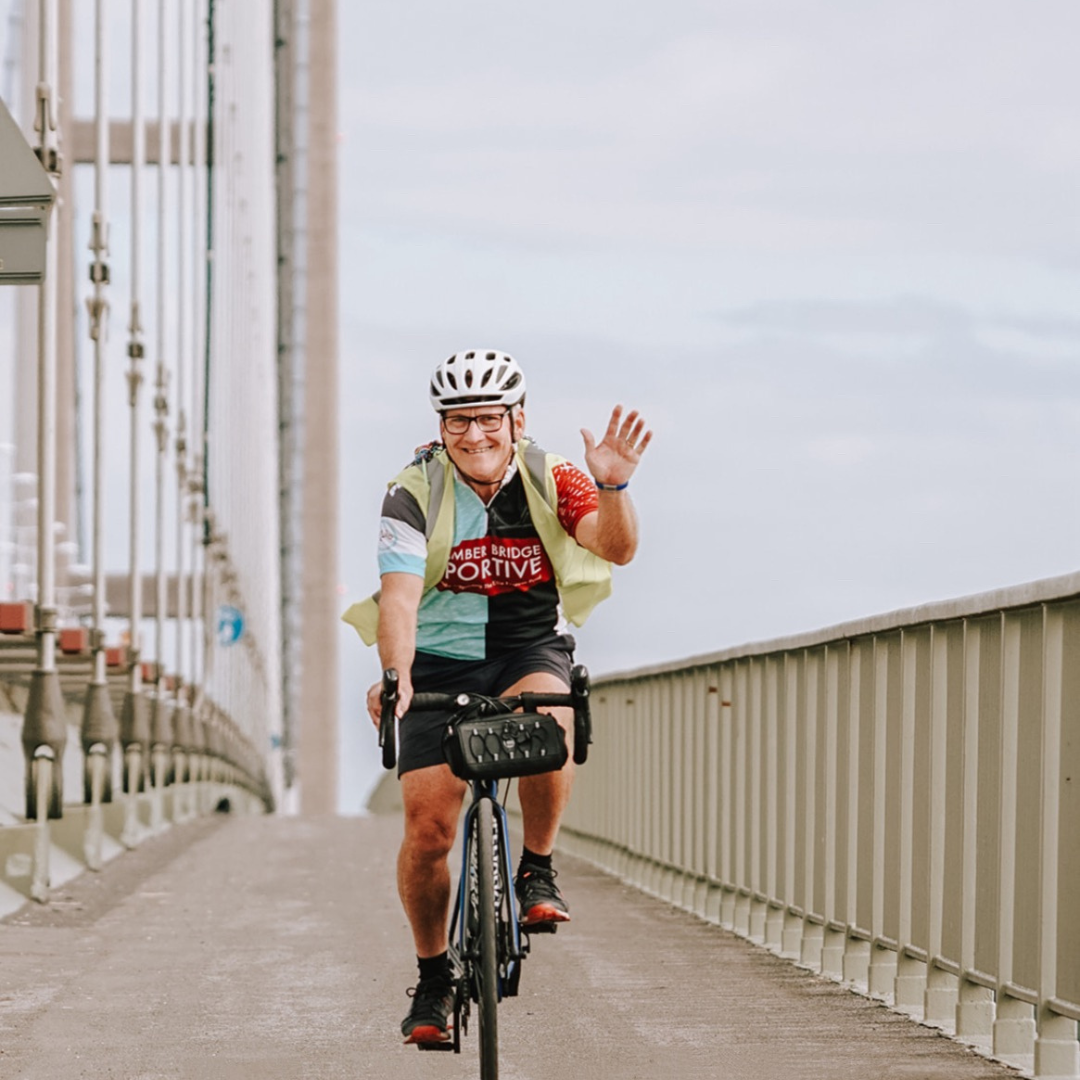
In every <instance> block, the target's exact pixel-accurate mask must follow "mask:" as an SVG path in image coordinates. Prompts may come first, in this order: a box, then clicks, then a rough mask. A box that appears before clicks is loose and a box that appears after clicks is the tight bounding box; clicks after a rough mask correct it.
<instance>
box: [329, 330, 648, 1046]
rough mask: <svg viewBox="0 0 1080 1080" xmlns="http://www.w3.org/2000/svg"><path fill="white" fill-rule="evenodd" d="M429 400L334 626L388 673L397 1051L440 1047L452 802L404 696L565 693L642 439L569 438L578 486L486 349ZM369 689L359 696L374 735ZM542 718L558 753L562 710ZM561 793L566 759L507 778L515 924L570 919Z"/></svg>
mask: <svg viewBox="0 0 1080 1080" xmlns="http://www.w3.org/2000/svg"><path fill="white" fill-rule="evenodd" d="M431 402H432V404H433V405H434V407H435V410H436V412H437V413H438V414H439V435H440V439H439V441H437V442H433V443H430V444H428V445H426V446H424V447H421V448H420V450H419V451H418V452H417V455H416V458H415V460H414V461H413V463H412V464H411V465H409V466H408V467H407V468H406V469H405V470H404V471H403V472H401V473H400V474H399V475H398V476H397V477H396V479H395V480H394V481H393V482H392V483H391V484H390V485H389V490H388V493H387V495H386V497H385V499H384V501H383V509H382V521H381V528H380V535H379V571H380V575H381V585H382V587H381V590H380V592H379V593H376V594H375V596H373V597H370V598H369V599H367V600H366V601H364V602H362V603H360V604H355V605H353V606H352V607H351V608H350V609H349V610H348V611H347V612H346V613H345V616H344V618H345V620H346V621H347V622H350V623H351V624H353V625H354V626H355V627H356V628H357V630H358V631H359V632H360V635H361V637H362V638H363V639H364V641H365V642H366V643H367V644H369V645H371V644H376V643H377V644H378V648H379V659H380V662H381V665H382V667H383V669H384V670H385V669H386V668H396V669H397V671H398V673H399V678H400V705H399V707H398V715H399V717H400V718H401V719H402V723H401V735H400V754H399V764H398V772H399V776H400V778H401V791H402V799H403V802H404V809H405V836H404V840H403V842H402V846H401V851H400V853H399V856H398V890H399V893H400V895H401V900H402V904H403V906H404V908H405V913H406V916H407V917H408V920H409V923H410V926H411V928H412V932H413V937H414V940H415V944H416V952H417V959H418V962H419V968H420V981H419V983H418V985H417V986H416V987H415V989H414V990H412V991H410V993H411V994H412V999H413V1000H412V1007H411V1009H410V1010H409V1014H408V1016H407V1017H406V1018H405V1020H404V1021H403V1023H402V1025H401V1031H402V1034H403V1036H404V1040H405V1042H406V1043H432V1042H445V1041H447V1040H449V1039H450V1037H451V1036H450V1033H449V1031H448V1017H449V1015H450V1013H451V1011H452V1008H453V998H452V988H451V972H450V963H449V959H448V955H447V945H448V942H447V934H448V927H447V922H448V915H449V904H450V892H451V884H450V868H449V863H448V855H449V853H450V848H451V846H452V844H453V842H454V836H455V832H456V829H457V822H458V817H459V814H460V810H461V804H462V799H463V797H464V794H465V791H466V784H465V783H464V782H463V781H462V780H459V779H458V778H457V777H455V776H454V775H453V773H451V771H450V768H449V766H448V765H446V764H445V761H444V759H443V755H442V749H441V737H442V732H443V730H444V728H445V721H446V715H445V714H443V715H440V714H437V713H416V714H414V715H409V714H408V707H409V701H410V700H411V698H412V694H413V692H414V691H442V692H450V693H458V692H462V691H465V692H475V693H481V694H487V695H500V694H517V693H521V692H522V691H533V692H536V693H544V692H548V693H566V692H567V691H568V690H569V681H570V669H571V666H572V661H573V649H574V639H573V638H572V637H571V636H570V635H569V634H567V633H564V632H563V626H564V622H563V620H564V619H565V620H568V621H569V622H571V623H573V624H575V625H578V626H580V625H581V624H582V623H583V622H584V621H585V618H586V617H587V616H588V614H589V612H590V611H591V610H592V609H593V607H595V606H596V604H597V603H599V601H601V600H603V599H604V598H605V597H606V596H607V595H608V594H609V593H610V591H611V563H617V564H620V565H622V564H625V563H627V562H629V561H630V559H631V558H633V556H634V553H635V550H636V549H637V543H638V530H637V519H636V516H635V513H634V509H633V506H632V504H631V502H630V498H629V494H628V492H627V485H628V483H629V480H630V478H631V476H632V475H633V473H634V470H635V469H636V468H637V465H638V462H639V460H640V457H641V453H642V451H644V450H645V448H646V447H647V446H648V444H649V440H650V439H651V437H652V433H651V432H650V431H647V430H646V428H645V422H644V420H643V419H642V418H641V417H640V416H639V415H638V413H637V412H636V411H631V412H629V413H626V414H625V415H624V412H623V408H622V406H616V407H615V409H614V410H613V412H612V414H611V419H610V421H609V423H608V427H607V431H606V433H605V434H604V437H603V438H602V439H601V441H600V442H599V443H597V442H596V441H595V439H594V437H593V435H592V434H591V433H590V432H589V431H586V430H584V429H583V430H582V437H583V438H584V441H585V462H586V465H587V467H588V469H589V472H590V473H591V474H592V475H591V476H588V475H586V474H585V473H584V472H582V471H581V470H579V469H578V468H576V467H575V466H573V465H572V464H570V463H569V462H568V461H566V460H565V459H563V458H560V457H558V456H556V455H554V454H548V453H545V452H544V451H543V450H541V449H540V448H539V447H538V446H537V445H536V444H535V443H534V442H533V441H532V440H530V439H528V438H527V437H526V436H525V410H524V405H525V377H524V374H523V373H522V371H521V368H520V367H519V365H518V363H517V362H516V361H515V360H514V359H513V358H512V357H511V356H508V355H507V354H505V353H502V352H498V351H495V350H472V351H469V352H460V353H455V354H454V355H453V356H451V357H450V358H449V359H448V360H446V361H444V362H443V363H442V364H440V365H439V366H438V367H437V368H436V369H435V372H434V374H433V376H432V379H431ZM380 689H381V684H379V683H376V684H375V685H374V686H372V687H371V689H370V690H369V691H368V695H367V707H368V712H369V713H370V714H371V717H372V719H373V720H374V721H375V723H376V725H378V723H379V714H380V703H379V694H380ZM554 711H555V712H556V714H557V715H558V719H559V722H560V724H561V725H562V726H563V728H564V729H565V730H566V732H567V739H568V743H569V742H570V740H572V739H573V714H572V711H571V710H569V709H566V710H554ZM559 714H562V715H559ZM572 782H573V760H572V757H571V760H569V761H568V763H567V765H566V766H565V767H564V768H563V769H562V770H561V771H560V772H554V773H546V774H541V775H539V776H531V777H523V778H521V780H520V781H519V789H518V790H519V798H520V802H521V810H522V825H523V830H524V850H523V852H522V856H521V863H520V866H519V868H518V872H517V876H516V879H515V883H514V886H515V892H516V895H517V898H518V903H519V905H520V909H521V919H522V923H523V925H525V926H526V927H528V926H536V925H538V924H543V923H558V922H566V921H568V920H569V918H570V914H569V909H568V906H567V904H566V902H565V900H564V899H563V897H562V895H561V893H560V891H559V888H558V886H557V885H556V884H555V870H554V869H552V865H551V854H552V850H553V848H554V844H555V837H556V833H557V832H558V828H559V821H560V818H561V816H562V813H563V810H564V808H565V807H566V804H567V802H568V800H569V797H570V789H571V785H572Z"/></svg>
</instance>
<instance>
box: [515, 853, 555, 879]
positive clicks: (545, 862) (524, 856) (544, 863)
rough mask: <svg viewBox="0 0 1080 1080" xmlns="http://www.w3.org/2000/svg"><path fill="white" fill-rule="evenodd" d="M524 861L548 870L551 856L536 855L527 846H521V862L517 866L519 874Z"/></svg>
mask: <svg viewBox="0 0 1080 1080" xmlns="http://www.w3.org/2000/svg"><path fill="white" fill-rule="evenodd" d="M526 863H530V864H531V865H532V866H538V867H540V869H541V870H550V869H551V856H550V855H537V854H536V852H535V851H530V850H529V849H528V848H527V847H523V848H522V849H521V863H520V865H519V866H518V873H519V874H520V873H521V870H522V867H524V865H525V864H526Z"/></svg>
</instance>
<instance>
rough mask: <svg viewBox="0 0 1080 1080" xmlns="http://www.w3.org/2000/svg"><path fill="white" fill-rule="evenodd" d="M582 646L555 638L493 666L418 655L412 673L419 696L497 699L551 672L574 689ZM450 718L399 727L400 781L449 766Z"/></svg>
mask: <svg viewBox="0 0 1080 1080" xmlns="http://www.w3.org/2000/svg"><path fill="white" fill-rule="evenodd" d="M575 645H576V642H575V641H574V639H573V637H571V636H570V635H569V634H556V633H552V634H551V635H550V636H548V637H543V638H540V639H539V640H538V641H535V642H533V643H531V644H529V645H525V646H523V647H522V648H520V649H515V650H514V651H513V652H509V653H506V654H505V655H503V656H497V657H495V658H494V659H492V660H451V659H448V658H447V657H445V656H434V655H433V654H431V653H423V652H418V653H417V654H416V659H415V660H414V661H413V667H412V684H413V691H414V692H415V693H442V694H460V693H466V694H486V695H487V696H489V697H497V696H498V695H499V694H503V693H505V692H506V691H507V690H509V689H510V687H511V686H513V685H514V683H516V682H517V681H518V680H519V679H522V678H524V677H525V676H526V675H535V674H536V673H537V672H540V671H547V672H550V673H551V674H553V675H558V676H559V678H560V679H562V681H563V682H564V683H565V684H566V687H567V689H569V688H570V669H571V668H572V667H573V664H574V647H575ZM450 716H451V713H450V712H420V713H412V712H409V713H406V714H405V715H404V716H403V717H402V719H401V724H400V725H399V728H398V731H399V736H398V738H399V743H400V745H399V747H398V776H400V775H401V774H402V773H407V772H411V771H412V770H413V769H423V768H426V767H427V766H429V765H444V764H445V763H446V759H445V758H444V757H443V751H442V738H443V732H444V731H445V730H446V721H447V720H448V719H449V717H450Z"/></svg>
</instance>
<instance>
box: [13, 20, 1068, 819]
mask: <svg viewBox="0 0 1080 1080" xmlns="http://www.w3.org/2000/svg"><path fill="white" fill-rule="evenodd" d="M9 7H10V0H9V2H8V3H6V4H4V3H0V10H4V11H6V10H7V9H8V8H9ZM339 20H340V33H339V41H340V50H341V51H340V65H339V71H340V85H341V98H340V109H339V127H340V131H341V147H340V148H341V189H340V190H341V219H342V225H341V282H342V304H341V312H342V314H341V379H342V393H341V422H342V449H343V461H342V466H343V467H342V487H343V507H342V521H343V545H342V567H341V581H342V589H341V592H342V595H341V606H342V608H344V607H345V606H346V605H347V604H348V603H350V602H352V601H353V600H356V599H360V598H362V597H363V596H365V595H367V593H368V592H370V591H371V590H372V589H373V588H374V587H376V585H377V576H376V575H377V568H376V562H375V536H376V531H377V519H378V512H379V506H380V503H381V498H382V492H383V490H384V485H385V482H386V481H387V480H388V479H389V478H390V477H392V476H393V475H394V474H395V473H396V472H397V471H398V470H399V469H400V467H401V466H402V465H403V464H404V463H405V462H406V461H407V460H408V458H409V457H410V455H411V452H412V449H413V447H414V446H416V445H417V444H418V443H420V442H423V441H426V440H427V439H429V438H431V437H433V436H434V434H435V431H436V428H435V422H434V417H433V414H432V412H431V409H430V406H429V404H428V401H427V380H428V375H429V374H430V371H431V369H432V368H433V367H434V366H435V364H436V363H438V362H439V361H440V360H442V359H443V358H445V357H446V356H447V355H449V354H450V353H451V352H454V351H456V350H459V349H464V348H469V347H495V348H499V349H504V350H507V351H509V352H511V353H513V354H514V355H515V356H517V358H518V359H519V360H520V361H521V363H522V365H523V366H524V368H525V370H526V372H527V375H528V379H529V387H530V389H529V398H528V410H527V412H528V420H529V423H528V427H529V429H530V432H531V434H532V435H533V436H534V437H535V438H537V439H538V440H539V441H540V442H541V444H542V445H544V446H546V447H548V448H549V449H552V450H556V451H558V452H560V453H562V454H565V455H567V456H569V457H571V458H573V459H576V460H577V461H578V462H579V463H580V462H582V461H583V454H582V442H581V437H580V434H579V429H580V428H581V427H582V426H588V427H591V428H592V429H593V430H594V431H595V432H597V433H599V431H600V430H602V429H603V427H604V425H605V423H606V419H607V416H608V414H609V412H610V409H611V406H612V405H613V404H615V403H616V402H623V403H625V404H627V405H630V406H638V407H640V408H641V409H642V410H643V411H644V412H645V414H646V416H647V417H648V419H649V420H650V422H651V424H652V426H653V427H654V429H655V432H656V435H655V439H654V442H653V445H652V446H651V447H650V448H649V450H648V452H647V454H646V456H645V459H644V462H643V464H642V467H641V469H640V470H639V472H638V474H637V475H636V476H635V478H634V482H633V486H632V488H631V491H632V494H633V496H634V501H635V503H636V505H637V507H638V510H639V513H640V517H641V525H642V544H641V550H640V553H639V555H638V557H637V559H636V560H635V562H634V563H633V564H632V565H631V566H629V567H626V568H623V569H618V570H616V586H615V594H614V596H613V597H612V599H611V600H609V601H608V602H607V603H606V604H604V605H603V606H602V607H601V608H600V609H598V610H597V612H596V613H595V614H594V616H593V618H592V619H591V620H590V622H589V625H588V626H587V627H586V628H585V629H584V630H583V631H582V632H581V633H580V634H579V635H578V637H579V644H580V648H579V658H580V659H581V660H583V661H584V662H585V663H587V664H588V665H589V666H590V668H591V669H592V670H593V672H594V674H602V673H605V672H610V671H615V670H625V669H629V668H633V667H636V666H639V665H643V664H649V663H652V662H654V661H660V660H672V659H677V658H679V657H684V656H688V655H692V654H699V653H702V652H708V651H712V650H716V649H720V648H724V647H727V646H733V645H738V644H740V643H744V642H749V641H757V640H762V639H768V638H772V637H776V636H780V635H787V634H792V633H797V632H799V631H804V630H812V629H816V628H819V627H823V626H829V625H833V624H836V623H839V622H843V621H846V620H849V619H854V618H858V617H860V616H865V615H873V614H878V613H881V612H885V611H889V610H892V609H895V608H899V607H906V606H908V605H912V604H917V603H922V602H927V601H932V600H938V599H946V598H950V597H955V596H961V595H966V594H970V593H974V592H980V591H983V590H988V589H995V588H999V587H1002V586H1007V585H1012V584H1017V583H1020V582H1025V581H1031V580H1034V579H1037V578H1042V577H1049V576H1053V575H1056V574H1061V573H1066V572H1069V571H1073V570H1076V569H1078V563H1080V560H1078V556H1077V552H1078V551H1080V543H1078V542H1080V510H1078V508H1077V499H1076V491H1077V446H1076V434H1075V433H1076V431H1077V422H1078V420H1080V311H1078V308H1077V303H1076V297H1077V295H1078V285H1080V224H1078V223H1080V213H1078V211H1080V205H1078V204H1080V125H1078V123H1077V121H1078V110H1080V105H1078V102H1080V65H1078V64H1077V63H1076V57H1075V49H1076V42H1077V41H1078V40H1080V7H1078V6H1077V5H1076V3H1075V0H1043V2H1041V3H1040V4H1038V5H1037V6H1032V5H1020V4H1017V3H1015V2H1013V0H1009V2H1004V0H963V2H949V0H909V2H908V3H905V4H903V5H899V4H890V5H885V4H881V3H867V2H866V0H860V2H858V3H856V2H854V0H850V2H849V0H833V2H831V3H821V2H818V0H798V2H796V0H790V2H785V0H667V2H666V3H664V4H663V5H660V4H651V5H644V4H639V5H637V6H632V5H627V4H625V3H615V2H614V0H585V2H582V0H575V2H574V3H571V2H569V0H549V2H548V3H546V4H544V5H543V6H535V5H534V6H529V7H527V6H524V5H507V4H505V3H495V2H486V0H485V2H480V0H460V2H459V3H456V4H453V5H447V4H445V3H437V2H435V0H397V2H396V3H393V4H351V3H341V4H340V5H339ZM4 29H6V27H4V28H2V29H0V36H3V30H4ZM5 44H6V42H5ZM3 53H4V55H6V53H7V49H6V48H5V49H4V50H3ZM122 73H123V72H122V64H121V63H120V61H118V66H117V77H118V78H119V77H120V76H121V75H122ZM5 77H6V73H5ZM117 93H119V91H117ZM121 96H122V95H121ZM121 196H122V191H119V190H118V193H117V197H118V198H120V197H121ZM341 648H342V656H341V658H342V673H343V675H342V727H343V735H344V743H343V754H342V778H343V785H342V787H343V795H342V806H343V807H344V808H345V809H356V808H358V807H359V806H360V805H361V804H362V801H363V797H364V794H365V792H366V789H367V787H368V785H369V784H370V782H371V781H372V780H373V779H374V778H375V777H376V776H377V774H378V766H377V762H376V755H375V750H374V747H373V743H372V739H371V732H370V728H369V727H368V726H366V725H367V722H366V721H365V720H363V719H362V717H361V705H360V701H361V698H362V695H363V690H364V688H365V687H366V686H367V684H368V683H369V682H370V681H372V680H373V679H374V678H375V677H376V675H377V673H378V664H377V659H376V657H375V654H374V652H373V651H371V650H366V649H364V648H363V646H362V645H361V644H360V642H359V639H358V638H357V637H356V636H355V634H354V633H353V631H352V630H351V629H349V628H347V627H343V628H342V636H341Z"/></svg>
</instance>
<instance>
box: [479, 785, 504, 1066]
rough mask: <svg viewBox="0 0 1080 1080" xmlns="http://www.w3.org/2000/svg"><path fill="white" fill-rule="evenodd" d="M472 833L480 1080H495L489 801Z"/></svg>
mask: <svg viewBox="0 0 1080 1080" xmlns="http://www.w3.org/2000/svg"><path fill="white" fill-rule="evenodd" d="M473 827H474V829H475V830H476V862H477V873H476V887H477V893H478V897H477V899H478V901H479V907H478V910H479V914H480V935H479V939H478V941H477V946H478V950H477V951H478V955H477V957H476V960H475V968H474V977H475V979H476V983H477V986H476V1005H477V1010H476V1011H477V1021H478V1027H479V1035H480V1080H499V1024H498V1018H497V1008H498V1004H499V956H498V932H497V928H496V923H497V914H498V913H497V912H496V910H495V859H496V857H497V855H496V852H495V818H494V810H493V807H492V802H491V799H481V800H480V801H479V803H478V804H477V807H476V814H475V816H474V817H473Z"/></svg>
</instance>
